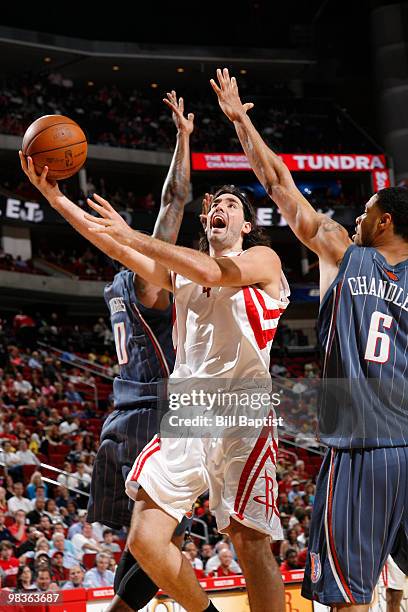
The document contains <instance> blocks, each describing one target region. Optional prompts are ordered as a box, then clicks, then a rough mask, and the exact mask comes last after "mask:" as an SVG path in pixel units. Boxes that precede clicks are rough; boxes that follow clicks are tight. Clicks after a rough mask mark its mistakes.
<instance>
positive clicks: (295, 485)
mask: <svg viewBox="0 0 408 612" xmlns="http://www.w3.org/2000/svg"><path fill="white" fill-rule="evenodd" d="M299 486H300V483H299V481H298V480H292V486H291V489H290V491H289V493H288V501H289V503H290V504H293V503H294V501H295V498H296V497H299V496H300V497H303V495H304V494H305V493H304V491H299Z"/></svg>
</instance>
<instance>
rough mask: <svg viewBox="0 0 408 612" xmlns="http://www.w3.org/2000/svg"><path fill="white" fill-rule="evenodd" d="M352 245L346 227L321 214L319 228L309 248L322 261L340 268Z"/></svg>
mask: <svg viewBox="0 0 408 612" xmlns="http://www.w3.org/2000/svg"><path fill="white" fill-rule="evenodd" d="M351 244H352V241H351V239H350V237H349V235H348V232H347V230H346V228H345V227H343V226H342V225H340V223H337V221H334V220H333V219H330V218H329V217H327V215H324V214H319V228H318V231H317V233H316V236H315V238H313V240H312V241H311V244H310V247H309V248H310V249H311V250H312V251H314V252H315V253H317V254H318V255H319V258H320V259H322V260H325V261H328V262H330V263H333V264H336V266H338V265H339V264H340V262H341V260H342V259H343V256H344V253H345V252H346V250H347V249H348V247H349V246H350V245H351Z"/></svg>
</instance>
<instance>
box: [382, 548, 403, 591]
mask: <svg viewBox="0 0 408 612" xmlns="http://www.w3.org/2000/svg"><path fill="white" fill-rule="evenodd" d="M384 569H385V576H386V581H387V586H388V588H389V589H394V590H395V591H404V592H405V593H406V594H408V576H406V575H405V574H404V572H403V571H402V570H400V568H399V567H398V565H397V564H396V563H395V561H394V560H393V558H392V557H388V559H387V563H386V564H385V568H384Z"/></svg>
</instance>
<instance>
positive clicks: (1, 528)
mask: <svg viewBox="0 0 408 612" xmlns="http://www.w3.org/2000/svg"><path fill="white" fill-rule="evenodd" d="M4 540H7V541H9V542H11V541H13V536H12V535H11V533H10V531H9V529H8V528H7V527H6V515H5V514H4V512H3V511H2V510H0V542H3V541H4Z"/></svg>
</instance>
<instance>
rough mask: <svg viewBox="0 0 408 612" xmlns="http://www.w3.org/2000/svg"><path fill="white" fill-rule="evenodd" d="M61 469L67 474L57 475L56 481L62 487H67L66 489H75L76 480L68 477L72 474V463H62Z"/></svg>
mask: <svg viewBox="0 0 408 612" xmlns="http://www.w3.org/2000/svg"><path fill="white" fill-rule="evenodd" d="M62 469H63V470H64V472H67V474H58V477H57V481H58V482H59V483H60V484H61V485H62V486H64V487H68V489H72V488H76V479H75V478H74V477H73V476H70V474H72V463H71V462H70V461H64V464H63V466H62Z"/></svg>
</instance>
